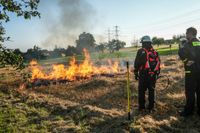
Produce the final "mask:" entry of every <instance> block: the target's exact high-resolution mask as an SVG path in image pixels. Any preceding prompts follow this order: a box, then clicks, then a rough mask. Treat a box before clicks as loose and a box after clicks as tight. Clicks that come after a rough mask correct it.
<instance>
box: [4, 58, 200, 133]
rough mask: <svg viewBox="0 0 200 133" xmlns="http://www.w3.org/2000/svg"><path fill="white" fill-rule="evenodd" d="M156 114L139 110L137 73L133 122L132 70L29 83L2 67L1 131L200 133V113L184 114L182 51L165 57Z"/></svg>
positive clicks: (158, 90)
mask: <svg viewBox="0 0 200 133" xmlns="http://www.w3.org/2000/svg"><path fill="white" fill-rule="evenodd" d="M161 59H162V64H164V65H163V68H162V71H161V75H165V76H167V77H168V78H169V80H170V84H169V87H168V88H166V86H167V78H166V77H164V78H160V79H159V80H158V81H157V86H156V107H155V111H154V112H152V113H148V112H145V113H142V114H141V113H138V111H137V81H135V80H134V77H133V75H132V74H131V109H132V112H131V117H132V120H131V121H127V95H126V94H127V92H126V75H125V74H124V75H123V74H121V75H115V76H114V77H105V76H104V77H103V76H98V77H93V78H90V79H85V80H79V81H74V82H68V83H62V84H61V83H60V84H51V85H48V86H40V87H26V84H25V85H24V84H23V83H24V82H23V79H22V76H21V75H20V73H19V72H16V71H14V70H12V69H10V68H4V69H1V70H0V132H54V133H57V132H62V133H63V132H67V133H68V132H78V133H79V132H96V133H100V132H101V133H102V132H105V133H108V132H113V133H122V132H124V133H126V132H129V131H130V130H132V129H133V128H134V130H135V132H136V133H140V132H141V133H145V132H147V133H163V132H169V133H184V132H185V133H198V132H200V128H199V127H200V120H199V118H200V117H199V116H198V115H196V114H194V115H193V116H191V117H189V118H186V119H185V118H181V117H180V116H179V114H178V112H179V111H180V110H182V108H183V106H184V103H185V98H184V69H183V65H182V63H181V61H180V60H179V59H178V58H177V57H176V56H162V57H161Z"/></svg>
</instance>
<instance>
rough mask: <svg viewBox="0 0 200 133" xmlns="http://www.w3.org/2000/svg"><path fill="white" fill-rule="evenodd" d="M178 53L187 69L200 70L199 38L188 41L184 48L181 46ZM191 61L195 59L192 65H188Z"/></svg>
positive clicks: (190, 70) (188, 70) (194, 71)
mask: <svg viewBox="0 0 200 133" xmlns="http://www.w3.org/2000/svg"><path fill="white" fill-rule="evenodd" d="M178 54H179V56H180V58H181V60H182V61H183V62H184V67H185V71H187V72H191V73H196V72H198V73H199V72H200V42H199V40H198V39H197V38H194V39H192V41H190V42H187V43H186V44H185V45H184V47H183V48H180V49H179V51H178ZM189 61H194V63H193V64H192V65H190V66H188V65H187V63H188V62H189Z"/></svg>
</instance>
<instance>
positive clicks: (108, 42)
mask: <svg viewBox="0 0 200 133" xmlns="http://www.w3.org/2000/svg"><path fill="white" fill-rule="evenodd" d="M110 34H111V33H110V28H108V43H109V42H110Z"/></svg>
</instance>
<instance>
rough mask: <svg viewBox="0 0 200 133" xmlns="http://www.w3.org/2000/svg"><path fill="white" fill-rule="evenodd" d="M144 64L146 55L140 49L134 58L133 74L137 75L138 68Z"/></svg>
mask: <svg viewBox="0 0 200 133" xmlns="http://www.w3.org/2000/svg"><path fill="white" fill-rule="evenodd" d="M145 62H146V53H145V51H144V50H142V49H140V50H138V52H137V54H136V58H135V62H134V73H138V71H139V68H140V67H141V66H142V65H145Z"/></svg>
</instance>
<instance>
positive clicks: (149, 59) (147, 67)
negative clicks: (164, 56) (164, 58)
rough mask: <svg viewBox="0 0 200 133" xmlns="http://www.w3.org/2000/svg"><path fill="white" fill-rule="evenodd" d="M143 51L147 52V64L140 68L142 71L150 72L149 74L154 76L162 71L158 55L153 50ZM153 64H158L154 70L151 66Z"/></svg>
mask: <svg viewBox="0 0 200 133" xmlns="http://www.w3.org/2000/svg"><path fill="white" fill-rule="evenodd" d="M143 50H144V51H145V52H146V63H145V65H144V66H141V67H140V70H148V74H151V75H153V74H155V72H157V71H159V70H160V60H159V57H158V54H157V52H156V51H155V50H154V49H153V48H151V49H149V50H147V49H145V48H143ZM152 56H153V57H152ZM151 62H156V66H155V67H154V69H153V70H152V68H151V66H150V64H151Z"/></svg>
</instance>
